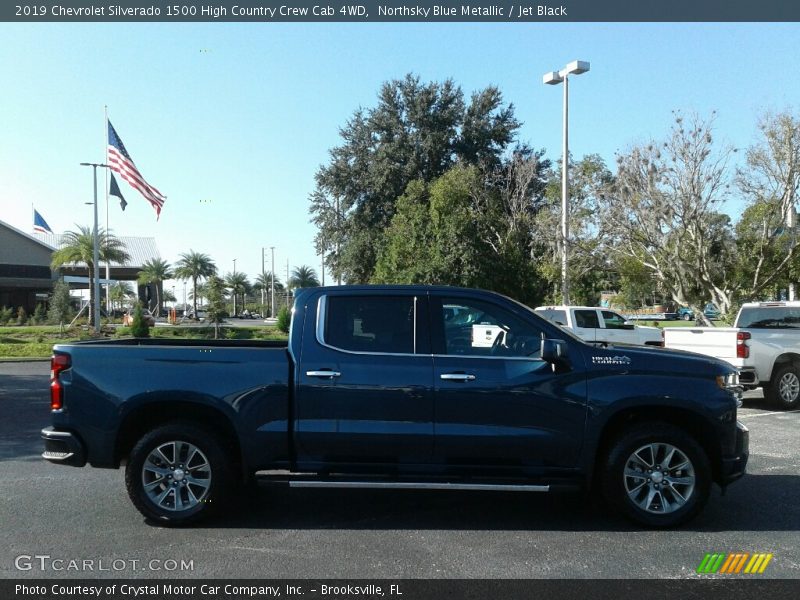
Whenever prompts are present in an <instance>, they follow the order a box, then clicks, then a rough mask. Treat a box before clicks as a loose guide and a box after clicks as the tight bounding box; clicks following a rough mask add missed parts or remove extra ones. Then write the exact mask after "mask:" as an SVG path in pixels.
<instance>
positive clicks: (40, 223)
mask: <svg viewBox="0 0 800 600" xmlns="http://www.w3.org/2000/svg"><path fill="white" fill-rule="evenodd" d="M33 230H34V231H38V232H39V233H53V230H52V229H50V225H48V224H47V221H45V220H44V218H43V217H42V215H40V214H39V211H38V210H36V209H35V208H34V209H33Z"/></svg>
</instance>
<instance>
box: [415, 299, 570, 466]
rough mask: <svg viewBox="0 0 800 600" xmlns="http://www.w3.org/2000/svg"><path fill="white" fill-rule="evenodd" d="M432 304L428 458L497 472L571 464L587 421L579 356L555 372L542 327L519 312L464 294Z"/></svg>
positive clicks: (443, 462) (438, 300) (432, 301)
mask: <svg viewBox="0 0 800 600" xmlns="http://www.w3.org/2000/svg"><path fill="white" fill-rule="evenodd" d="M509 304H510V303H509ZM430 307H431V334H432V344H433V350H434V369H433V371H434V386H435V402H436V405H435V406H436V409H435V410H436V413H435V433H436V442H435V446H434V460H435V461H436V462H437V463H440V464H443V465H446V466H447V467H451V468H453V469H458V468H459V467H464V466H467V465H469V467H470V470H471V471H474V470H475V469H476V468H477V469H481V468H484V469H486V471H487V472H490V473H493V474H495V475H497V474H499V472H498V470H497V468H498V467H501V468H505V469H506V471H507V472H513V473H514V474H520V473H524V474H535V473H542V472H545V471H547V470H548V469H559V468H571V467H575V466H576V465H577V464H578V457H579V455H580V451H581V445H582V439H583V431H584V424H585V419H586V380H585V374H584V368H583V365H582V358H581V357H580V356H575V360H574V361H573V367H572V368H571V369H569V370H567V371H566V372H555V371H554V369H553V367H552V365H551V364H550V363H547V362H545V361H543V360H541V358H540V349H541V340H542V334H543V330H542V328H541V326H540V325H538V324H537V322H536V321H535V320H534V319H533V318H532V317H528V318H526V317H525V316H524V314H523V313H522V312H520V311H519V309H517V310H515V309H514V308H512V307H505V306H502V305H500V304H499V303H494V302H490V301H484V300H477V299H473V298H470V297H468V296H432V297H431V305H430ZM453 314H455V315H458V316H457V318H452V317H449V315H453ZM529 319H530V320H529Z"/></svg>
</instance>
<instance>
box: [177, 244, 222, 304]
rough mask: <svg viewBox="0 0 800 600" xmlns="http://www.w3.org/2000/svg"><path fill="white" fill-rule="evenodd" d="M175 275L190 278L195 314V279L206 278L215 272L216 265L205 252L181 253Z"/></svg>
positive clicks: (190, 251)
mask: <svg viewBox="0 0 800 600" xmlns="http://www.w3.org/2000/svg"><path fill="white" fill-rule="evenodd" d="M176 266H177V268H176V269H175V277H177V278H179V279H191V280H192V302H193V303H194V314H195V315H196V314H197V280H198V279H207V278H209V277H211V276H213V275H216V274H217V265H215V264H214V261H213V260H211V258H210V257H209V256H208V255H207V254H203V253H202V252H195V251H194V250H189V252H187V253H184V254H181V258H180V260H179V261H178V262H177V263H176Z"/></svg>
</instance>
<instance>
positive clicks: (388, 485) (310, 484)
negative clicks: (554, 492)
mask: <svg viewBox="0 0 800 600" xmlns="http://www.w3.org/2000/svg"><path fill="white" fill-rule="evenodd" d="M289 487H296V488H371V489H394V490H398V489H399V490H475V491H481V490H483V491H492V492H549V491H550V486H549V485H525V484H521V485H515V484H497V483H428V482H412V481H327V480H326V481H319V480H318V481H303V480H289Z"/></svg>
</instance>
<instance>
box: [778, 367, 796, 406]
mask: <svg viewBox="0 0 800 600" xmlns="http://www.w3.org/2000/svg"><path fill="white" fill-rule="evenodd" d="M798 393H800V379H798V378H797V374H796V373H793V372H792V371H788V372H786V373H784V374H783V377H781V378H780V380H779V381H778V394H779V395H780V397H781V400H783V401H784V402H786V403H787V404H791V403H792V402H794V401H795V400H796V399H797V394H798Z"/></svg>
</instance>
